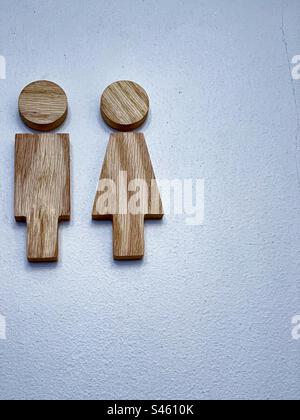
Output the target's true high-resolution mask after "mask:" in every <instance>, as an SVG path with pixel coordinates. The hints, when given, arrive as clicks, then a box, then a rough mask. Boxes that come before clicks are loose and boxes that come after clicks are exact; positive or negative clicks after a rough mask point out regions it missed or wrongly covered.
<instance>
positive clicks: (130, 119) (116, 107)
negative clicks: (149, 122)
mask: <svg viewBox="0 0 300 420" xmlns="http://www.w3.org/2000/svg"><path fill="white" fill-rule="evenodd" d="M100 108H101V114H102V117H103V119H104V121H105V122H106V124H108V125H109V126H110V127H112V128H114V129H115V130H118V131H133V130H135V129H136V128H139V127H140V126H141V125H143V123H144V122H145V121H146V119H147V116H148V113H149V97H148V95H147V93H146V92H145V90H144V89H143V88H142V87H141V86H139V85H138V84H136V83H134V82H129V81H125V80H123V81H120V82H116V83H113V84H112V85H110V86H108V88H106V89H105V91H104V93H103V95H102V98H101V106H100Z"/></svg>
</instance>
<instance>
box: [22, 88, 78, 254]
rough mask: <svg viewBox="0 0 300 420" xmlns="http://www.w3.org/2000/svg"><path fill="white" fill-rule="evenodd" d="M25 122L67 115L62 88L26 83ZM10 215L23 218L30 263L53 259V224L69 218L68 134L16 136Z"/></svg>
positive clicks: (33, 124)
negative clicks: (12, 212) (13, 209)
mask: <svg viewBox="0 0 300 420" xmlns="http://www.w3.org/2000/svg"><path fill="white" fill-rule="evenodd" d="M19 111H20V115H21V118H22V120H23V121H24V123H25V124H26V125H27V126H28V127H30V128H31V129H33V130H38V131H43V132H46V131H50V130H54V129H55V128H57V127H59V126H60V125H61V124H62V123H63V122H64V121H65V119H66V117H67V113H68V100H67V97H66V94H65V92H64V91H63V90H62V89H61V88H60V87H59V86H58V85H56V84H55V83H52V82H48V81H38V82H34V83H31V84H30V85H28V86H26V87H25V88H24V89H23V91H22V93H21V95H20V98H19ZM15 218H16V220H17V221H18V222H27V229H28V238H27V257H28V260H29V261H30V262H55V261H57V259H58V223H59V222H60V221H61V220H70V141H69V135H68V134H50V133H43V134H17V135H16V143H15Z"/></svg>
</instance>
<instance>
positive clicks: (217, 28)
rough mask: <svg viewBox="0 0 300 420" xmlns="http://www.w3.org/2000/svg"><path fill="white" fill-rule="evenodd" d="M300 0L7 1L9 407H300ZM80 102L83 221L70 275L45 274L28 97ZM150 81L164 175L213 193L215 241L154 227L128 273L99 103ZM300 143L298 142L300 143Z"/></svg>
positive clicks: (4, 135) (76, 152) (76, 136)
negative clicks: (105, 93)
mask: <svg viewBox="0 0 300 420" xmlns="http://www.w3.org/2000/svg"><path fill="white" fill-rule="evenodd" d="M299 23H300V5H299V1H298V0H286V1H280V0H251V1H250V0H226V1H224V0H186V1H179V0H146V1H140V0H110V1H104V0H100V1H99V0H97V1H96V0H89V1H83V0H63V1H61V0H52V1H48V0H40V1H37V0H0V55H3V56H5V58H6V61H7V79H6V80H0V209H1V211H0V223H1V236H0V255H1V257H0V258H1V260H0V313H2V315H5V317H6V322H7V340H6V341H0V397H1V398H156V399H158V398H183V399H185V398H196V399H198V398H299V395H300V374H299V371H300V370H299V368H300V363H299V360H300V359H299V352H300V342H299V341H298V342H297V341H293V340H292V338H291V329H292V326H291V319H292V317H293V316H294V315H296V314H297V313H299V312H300V286H299V284H300V283H299V282H300V272H299V271H300V270H299V268H300V267H299V260H300V230H299V220H300V204H299V200H300V181H299V176H298V177H297V163H298V166H299V167H300V146H299V141H298V140H299V136H298V139H297V135H296V129H297V127H298V130H299V129H300V124H299V120H300V117H299V109H297V106H298V105H297V104H299V103H300V81H298V82H297V81H294V82H293V83H292V80H291V75H290V69H289V61H291V59H292V57H293V56H294V55H296V54H300V43H299V40H300V36H299V35H300V29H299V28H300V26H299ZM41 78H45V79H50V80H53V81H56V82H58V83H59V84H61V85H62V86H63V87H64V88H65V90H66V91H67V93H68V96H69V102H70V110H71V112H70V116H69V119H68V121H67V122H66V123H65V125H64V127H63V129H62V130H61V131H64V132H70V134H71V141H72V170H73V179H72V181H73V217H72V222H71V223H70V224H65V225H62V227H61V229H60V239H61V246H60V253H61V260H60V262H59V264H58V265H50V266H49V265H44V266H42V265H29V264H28V263H27V262H26V258H25V238H26V229H25V226H24V225H17V224H16V223H15V222H14V219H13V200H12V197H13V148H14V134H15V133H16V132H27V131H28V130H27V129H26V128H25V127H24V126H23V124H22V123H21V122H20V120H19V117H18V111H17V100H18V95H19V92H20V90H21V89H22V88H23V86H24V85H26V84H27V83H28V82H30V81H32V80H36V79H41ZM123 78H126V79H133V80H135V81H137V82H139V83H140V84H142V85H143V86H144V87H145V88H146V90H147V91H148V93H149V95H150V97H151V106H152V113H151V118H150V119H149V121H148V123H147V124H146V126H145V127H144V132H145V134H146V137H147V141H148V144H149V148H150V152H151V155H152V159H153V163H154V166H155V170H156V174H157V176H158V177H159V178H171V179H172V178H176V177H179V178H205V182H206V218H205V225H204V226H203V227H188V226H186V225H185V223H184V220H183V219H182V218H176V219H174V218H172V217H170V218H167V219H166V220H165V221H164V222H163V223H149V224H148V225H147V228H146V236H147V257H146V259H145V261H144V262H139V263H116V262H113V260H112V254H111V241H112V229H111V224H110V223H101V222H100V223H93V222H92V221H91V220H90V214H91V208H92V204H93V198H94V193H95V189H96V184H97V179H98V175H99V171H100V167H101V164H102V160H103V157H104V153H105V149H106V146H107V142H108V135H109V130H108V129H107V128H106V127H105V126H104V124H103V123H102V122H101V121H100V118H99V110H98V100H99V96H100V93H101V92H102V90H103V89H104V88H105V87H106V86H107V85H108V84H109V83H110V82H112V81H115V80H118V79H123ZM298 135H299V132H298Z"/></svg>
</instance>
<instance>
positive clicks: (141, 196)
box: [93, 133, 164, 260]
mask: <svg viewBox="0 0 300 420" xmlns="http://www.w3.org/2000/svg"><path fill="white" fill-rule="evenodd" d="M125 174H126V177H125ZM106 180H111V181H113V182H114V185H115V186H116V189H115V193H114V194H113V195H114V197H110V198H113V200H112V202H113V203H114V205H111V206H107V201H106V200H104V197H106V195H105V194H107V190H105V188H104V185H105V181H106ZM141 180H143V181H144V185H145V187H143V188H142V189H140V190H139V187H138V188H137V187H136V185H135V182H136V181H138V183H140V181H141ZM125 191H127V192H128V196H127V198H128V200H127V201H125V205H126V208H124V202H123V201H121V200H120V196H123V197H124V194H125ZM136 193H138V203H137V204H138V209H139V211H138V212H132V207H130V206H131V204H132V202H133V203H135V200H134V198H135V196H136ZM135 210H136V208H135ZM163 216H164V213H163V206H162V202H161V197H160V193H159V190H158V186H157V182H156V179H155V174H154V171H153V168H152V164H151V159H150V156H149V152H148V148H147V144H146V141H145V138H144V135H143V134H141V133H118V134H112V135H111V137H110V141H109V145H108V148H107V152H106V156H105V161H104V165H103V168H102V172H101V175H100V182H99V186H98V191H97V194H96V198H95V202H94V208H93V219H94V220H113V236H114V240H113V247H114V258H115V259H116V260H136V259H141V258H143V256H144V253H145V241H144V220H145V219H161V218H162V217H163Z"/></svg>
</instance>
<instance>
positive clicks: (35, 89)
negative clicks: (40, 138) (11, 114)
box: [19, 80, 68, 131]
mask: <svg viewBox="0 0 300 420" xmlns="http://www.w3.org/2000/svg"><path fill="white" fill-rule="evenodd" d="M19 112H20V115H21V118H22V120H23V122H24V123H25V124H26V125H27V126H28V127H30V128H32V129H33V130H38V131H51V130H54V129H55V128H57V127H59V126H60V125H61V124H62V123H63V122H64V121H65V119H66V117H67V114H68V100H67V96H66V94H65V92H64V91H63V89H62V88H61V87H60V86H58V85H57V84H55V83H53V82H49V81H46V80H40V81H37V82H33V83H30V84H29V85H28V86H26V87H25V88H24V89H23V91H22V92H21V94H20V97H19Z"/></svg>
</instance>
